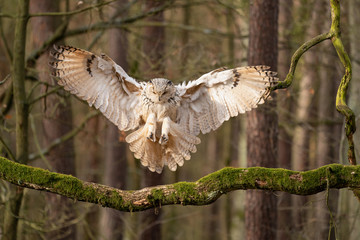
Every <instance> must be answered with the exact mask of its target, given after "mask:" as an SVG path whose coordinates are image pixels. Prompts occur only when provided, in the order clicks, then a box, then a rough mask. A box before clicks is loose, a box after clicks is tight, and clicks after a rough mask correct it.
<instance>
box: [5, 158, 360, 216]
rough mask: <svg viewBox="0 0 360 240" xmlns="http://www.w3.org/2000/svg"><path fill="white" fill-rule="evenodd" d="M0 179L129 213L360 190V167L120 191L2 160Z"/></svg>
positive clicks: (266, 171) (235, 171)
mask: <svg viewBox="0 0 360 240" xmlns="http://www.w3.org/2000/svg"><path fill="white" fill-rule="evenodd" d="M0 179H3V180H5V181H8V182H10V183H12V184H15V185H17V186H20V187H26V188H30V189H35V190H40V191H47V192H52V193H55V194H59V195H62V196H65V197H68V198H71V199H74V200H77V201H83V202H89V203H95V204H99V205H101V206H103V207H109V208H113V209H117V210H120V211H127V212H132V211H143V210H146V209H149V208H158V207H162V206H165V205H173V204H181V205H197V206H200V205H207V204H210V203H212V202H214V201H216V200H217V199H218V198H219V197H220V196H221V195H223V194H227V193H229V192H231V191H234V190H247V189H259V190H268V191H282V192H288V193H291V194H297V195H310V194H315V193H318V192H321V191H324V190H327V186H329V188H350V189H352V190H353V189H357V190H358V189H360V167H359V166H346V165H340V164H330V165H326V166H323V167H320V168H318V169H314V170H310V171H304V172H299V171H291V170H287V169H282V168H263V167H251V168H230V167H227V168H223V169H221V170H219V171H217V172H214V173H211V174H209V175H207V176H205V177H203V178H201V179H199V180H198V181H196V182H178V183H174V184H169V185H161V186H154V187H148V188H143V189H140V190H121V189H116V188H112V187H108V186H105V185H101V184H97V183H90V182H85V181H82V180H80V179H78V178H76V177H74V176H71V175H66V174H60V173H55V172H50V171H48V170H45V169H41V168H36V167H31V166H27V165H23V164H20V163H16V162H13V161H11V160H8V159H6V158H3V157H0Z"/></svg>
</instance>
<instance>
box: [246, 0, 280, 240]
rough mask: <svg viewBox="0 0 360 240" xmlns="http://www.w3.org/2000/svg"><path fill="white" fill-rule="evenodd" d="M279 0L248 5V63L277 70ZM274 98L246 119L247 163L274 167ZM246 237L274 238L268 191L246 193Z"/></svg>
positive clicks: (273, 202)
mask: <svg viewBox="0 0 360 240" xmlns="http://www.w3.org/2000/svg"><path fill="white" fill-rule="evenodd" d="M277 23H278V1H277V0H271V1H265V0H253V1H252V2H251V5H250V29H249V31H250V32H249V50H248V51H249V52H248V63H249V65H257V64H264V65H268V66H270V67H271V70H273V71H276V69H277V68H276V67H277V54H278V50H277V49H278V47H277V44H278V42H277V34H278V24H277ZM275 108H276V101H275V100H273V101H269V102H268V103H267V104H266V106H262V107H260V108H259V109H257V110H255V111H251V112H250V113H249V114H248V118H247V158H248V160H247V161H248V166H249V167H252V166H263V167H275V166H277V164H276V161H277V124H278V123H277V115H276V111H275ZM245 204H246V205H245V226H246V229H247V232H246V238H247V239H249V240H250V239H276V221H277V220H276V219H277V216H276V215H277V199H276V197H275V196H274V195H273V194H271V193H264V192H258V191H248V192H246V203H245Z"/></svg>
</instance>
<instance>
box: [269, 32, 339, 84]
mask: <svg viewBox="0 0 360 240" xmlns="http://www.w3.org/2000/svg"><path fill="white" fill-rule="evenodd" d="M331 37H332V33H330V32H328V33H323V34H320V35H318V36H316V37H314V38H312V39H310V40H308V41H306V42H305V43H303V44H302V45H301V46H300V47H299V48H298V49H297V50H296V51H295V53H294V54H293V56H292V57H291V65H290V68H289V73H288V74H287V75H286V78H285V80H284V81H281V82H280V83H279V84H278V85H276V86H274V87H272V90H275V89H282V88H288V87H289V86H290V85H291V84H292V82H293V79H294V75H295V70H296V66H297V64H298V62H299V60H300V58H301V56H302V55H303V54H304V53H305V52H306V51H308V50H309V49H310V48H312V47H313V46H315V45H316V44H318V43H321V42H322V41H324V40H327V39H330V38H331Z"/></svg>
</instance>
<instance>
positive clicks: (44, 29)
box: [30, 0, 76, 239]
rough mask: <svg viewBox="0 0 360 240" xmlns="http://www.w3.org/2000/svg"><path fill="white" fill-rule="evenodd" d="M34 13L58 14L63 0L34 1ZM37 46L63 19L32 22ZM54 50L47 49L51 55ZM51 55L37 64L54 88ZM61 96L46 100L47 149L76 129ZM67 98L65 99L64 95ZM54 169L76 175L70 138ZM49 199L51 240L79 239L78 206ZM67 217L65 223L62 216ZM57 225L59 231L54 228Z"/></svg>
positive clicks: (55, 156) (51, 157)
mask: <svg viewBox="0 0 360 240" xmlns="http://www.w3.org/2000/svg"><path fill="white" fill-rule="evenodd" d="M30 8H31V12H33V13H36V12H58V11H59V10H60V6H59V1H48V0H32V1H31V5H30ZM31 24H32V33H33V41H34V47H35V48H38V47H40V46H42V44H43V43H44V41H46V40H47V39H48V38H49V37H50V36H51V35H52V34H53V33H54V32H55V30H56V28H57V27H58V26H59V24H60V19H59V18H55V17H37V18H33V19H32V20H31ZM48 51H50V49H48V50H47V52H48ZM50 60H51V59H49V54H46V53H45V54H43V55H42V56H41V57H40V58H39V59H38V61H37V63H36V64H37V70H38V72H39V74H38V77H39V79H40V80H41V81H43V82H47V83H49V84H50V85H52V84H54V83H55V81H54V80H53V79H52V78H51V77H50V73H49V67H48V62H49V61H50ZM47 91H48V87H47V86H44V87H43V88H42V93H43V94H44V93H46V92H47ZM60 93H61V94H52V95H49V96H47V97H46V98H44V101H43V113H44V118H43V121H42V126H43V131H42V133H43V145H44V146H46V145H48V144H49V143H50V142H52V141H54V140H55V139H57V138H59V137H61V136H63V135H65V134H66V133H68V132H70V131H71V130H72V112H71V102H70V99H69V97H66V94H64V91H63V90H60ZM64 95H65V97H62V96H64ZM47 160H48V161H49V163H50V165H51V167H52V170H54V171H56V172H60V173H65V174H72V175H75V151H74V144H73V140H72V139H70V140H69V141H66V142H64V143H62V144H60V145H58V146H57V147H55V148H54V149H52V150H51V151H50V152H49V154H48V156H47ZM46 199H47V204H48V206H47V209H48V212H47V217H48V221H47V223H48V227H49V232H48V233H47V238H49V239H55V238H56V239H75V237H76V226H75V225H69V224H68V222H69V221H71V220H72V219H74V218H75V217H76V216H75V211H74V203H73V202H71V201H69V200H68V199H66V198H63V197H59V196H57V195H54V194H48V195H47V196H46ZM63 215H65V220H61V221H59V219H64V218H63V217H62V216H63ZM54 226H55V229H54V230H52V228H53V227H54Z"/></svg>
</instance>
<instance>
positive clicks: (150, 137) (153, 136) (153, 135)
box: [147, 132, 156, 142]
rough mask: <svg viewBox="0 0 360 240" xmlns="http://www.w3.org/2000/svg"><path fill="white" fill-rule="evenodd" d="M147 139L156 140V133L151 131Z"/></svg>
mask: <svg viewBox="0 0 360 240" xmlns="http://www.w3.org/2000/svg"><path fill="white" fill-rule="evenodd" d="M147 139H149V140H150V141H152V142H156V138H155V134H154V133H152V132H151V133H150V135H149V136H148V137H147Z"/></svg>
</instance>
